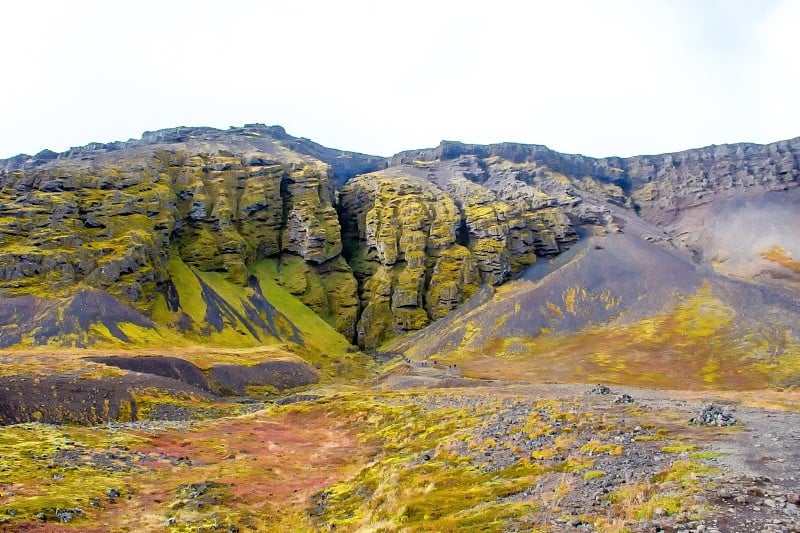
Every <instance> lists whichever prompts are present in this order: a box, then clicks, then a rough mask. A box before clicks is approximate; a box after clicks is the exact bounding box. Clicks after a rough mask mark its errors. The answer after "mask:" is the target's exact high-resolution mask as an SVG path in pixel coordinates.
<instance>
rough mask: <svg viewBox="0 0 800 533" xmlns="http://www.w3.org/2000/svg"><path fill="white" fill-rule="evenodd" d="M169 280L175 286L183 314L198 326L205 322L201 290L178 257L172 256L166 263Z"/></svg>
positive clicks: (190, 272)
mask: <svg viewBox="0 0 800 533" xmlns="http://www.w3.org/2000/svg"><path fill="white" fill-rule="evenodd" d="M167 271H168V273H169V279H170V281H172V284H173V285H174V286H175V290H176V292H177V293H178V299H179V301H180V306H181V309H182V310H183V312H185V313H186V314H187V315H189V317H191V319H192V320H194V321H195V322H196V323H198V324H202V323H204V322H205V317H206V302H205V301H204V300H203V296H202V288H201V286H200V282H199V281H198V279H197V276H196V275H195V273H194V272H193V271H192V269H191V268H189V267H188V266H187V265H186V263H184V262H183V261H182V260H181V258H180V256H178V255H177V254H174V253H173V254H172V255H171V256H170V258H169V261H168V262H167Z"/></svg>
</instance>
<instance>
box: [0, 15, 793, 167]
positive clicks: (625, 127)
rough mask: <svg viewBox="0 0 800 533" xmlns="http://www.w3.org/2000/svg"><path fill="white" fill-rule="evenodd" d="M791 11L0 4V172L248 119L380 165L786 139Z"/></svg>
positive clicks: (655, 150)
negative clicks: (465, 154)
mask: <svg viewBox="0 0 800 533" xmlns="http://www.w3.org/2000/svg"><path fill="white" fill-rule="evenodd" d="M798 28H800V1H798V0H749V1H746V0H663V1H660V0H630V1H624V0H608V1H597V0H594V1H592V0H586V1H580V0H549V1H517V2H512V1H503V0H492V1H491V2H489V1H483V2H471V1H464V0H462V1H435V0H425V1H416V0H410V1H409V0H406V1H379V0H374V1H363V2H356V1H349V0H339V1H333V0H320V1H314V0H307V1H291V0H283V1H260V2H259V1H253V2H247V1H237V0H226V1H225V2H204V1H196V0H195V1H186V2H180V1H168V0H160V1H158V2H152V1H141V0H139V1H132V0H131V1H108V0H105V1H75V0H72V1H63V0H59V1H51V2H47V1H36V0H27V1H22V0H16V1H15V0H9V1H3V2H2V3H0V60H1V62H0V65H2V72H3V74H2V77H1V78H0V157H9V156H11V155H14V154H17V153H20V152H24V153H29V154H30V153H36V152H38V151H39V150H41V149H43V148H50V149H52V150H56V151H62V150H65V149H67V148H69V147H70V146H78V145H83V144H86V143H88V142H91V141H101V142H108V141H113V140H126V139H128V138H131V137H135V138H138V137H140V136H141V133H142V132H143V131H145V130H155V129H160V128H166V127H172V126H179V125H187V126H214V127H219V128H227V127H228V126H231V125H235V126H240V125H242V124H245V123H251V122H263V123H266V124H280V125H283V126H284V127H285V128H286V129H287V131H288V132H289V133H291V134H293V135H296V136H302V137H308V138H311V139H313V140H315V141H317V142H319V143H321V144H324V145H326V146H330V147H333V148H341V149H347V150H355V151H360V152H366V153H373V154H378V155H390V154H393V153H395V152H398V151H400V150H406V149H412V148H422V147H428V146H435V145H436V144H437V143H438V142H439V141H440V140H441V139H450V140H461V141H465V142H476V143H491V142H501V141H516V142H525V143H536V144H546V145H548V146H549V147H551V148H553V149H556V150H559V151H563V152H574V153H583V154H586V155H592V156H606V155H622V156H628V155H635V154H644V153H661V152H669V151H676V150H681V149H686V148H692V147H698V146H705V145H709V144H721V143H724V142H738V141H749V142H762V143H764V142H771V141H776V140H780V139H785V138H790V137H796V136H798V135H800V98H798V91H800V57H799V56H798V54H799V53H800V30H799V29H798Z"/></svg>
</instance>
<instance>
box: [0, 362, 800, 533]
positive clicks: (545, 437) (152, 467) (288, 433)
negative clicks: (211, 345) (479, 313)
mask: <svg viewBox="0 0 800 533" xmlns="http://www.w3.org/2000/svg"><path fill="white" fill-rule="evenodd" d="M393 365H394V366H393V367H392V368H391V369H390V370H388V371H386V372H385V373H384V374H382V375H380V376H379V377H377V378H376V379H374V380H373V381H371V382H369V383H367V384H365V385H349V386H348V385H337V386H328V387H320V388H316V389H306V390H297V391H294V393H293V394H290V395H288V396H286V395H284V396H281V397H279V398H273V399H271V400H269V401H266V402H261V401H259V402H256V403H248V404H237V405H232V406H229V408H228V409H227V410H226V408H225V406H220V408H219V410H217V411H213V413H212V415H213V416H210V415H209V416H207V419H206V420H184V421H143V422H131V423H127V424H108V425H103V426H99V427H91V428H89V427H80V426H70V425H63V426H59V425H47V424H40V423H26V424H16V425H9V426H5V427H2V428H0V448H1V449H2V456H1V457H0V523H1V525H0V528H2V529H3V530H4V531H40V532H59V531H85V532H100V531H136V532H138V531H228V532H232V531H281V532H286V531H387V532H388V531H409V532H411V531H542V532H561V531H576V532H578V531H672V532H677V531H686V532H688V531H695V532H697V531H706V532H713V531H719V532H743V533H744V532H752V531H775V532H780V531H800V507H799V506H798V505H800V496H798V491H799V490H800V485H799V483H798V480H800V394H798V393H795V392H778V391H760V392H753V393H731V392H728V393H714V392H702V393H701V392H686V391H681V392H673V391H657V390H648V389H637V388H627V387H616V386H611V387H610V388H607V387H597V386H594V385H582V384H581V385H578V384H569V385H567V384H533V383H513V382H502V381H481V380H475V379H468V378H465V377H462V376H461V375H460V370H459V369H458V368H454V367H452V366H450V365H447V366H445V365H443V364H442V363H434V362H426V363H419V362H417V363H410V362H406V361H402V362H395V363H393ZM711 404H713V405H715V406H716V407H717V408H718V410H717V411H715V412H718V413H724V415H725V416H726V417H735V419H736V420H737V421H738V423H737V424H735V425H731V426H712V425H703V424H691V423H690V422H689V420H690V419H691V418H697V417H698V416H699V415H700V413H701V412H702V411H703V410H704V409H708V407H709V406H710V405H711ZM172 414H173V415H174V413H172ZM186 418H191V417H186Z"/></svg>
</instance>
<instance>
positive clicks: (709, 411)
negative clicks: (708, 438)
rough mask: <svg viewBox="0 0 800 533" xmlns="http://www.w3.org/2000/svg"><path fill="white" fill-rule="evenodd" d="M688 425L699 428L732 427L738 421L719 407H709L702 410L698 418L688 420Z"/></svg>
mask: <svg viewBox="0 0 800 533" xmlns="http://www.w3.org/2000/svg"><path fill="white" fill-rule="evenodd" d="M689 423H690V424H698V425H701V426H734V425H736V424H737V423H738V421H737V420H736V418H735V417H734V416H733V415H732V414H730V413H729V412H727V411H723V410H722V408H721V407H718V406H716V405H710V406H708V407H706V408H705V409H703V410H702V411H701V412H700V415H699V416H698V417H696V418H692V419H690V420H689Z"/></svg>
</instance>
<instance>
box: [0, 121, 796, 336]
mask: <svg viewBox="0 0 800 533" xmlns="http://www.w3.org/2000/svg"><path fill="white" fill-rule="evenodd" d="M798 157H800V139H794V140H791V141H783V142H779V143H774V144H770V145H764V146H762V145H751V144H741V145H727V146H719V147H709V148H703V149H698V150H689V151H686V152H681V153H678V154H669V155H662V156H641V157H633V158H627V159H623V158H606V159H593V158H589V157H584V156H579V155H567V154H560V153H558V152H555V151H552V150H549V149H548V148H546V147H544V146H536V145H520V144H510V143H504V144H497V145H489V146H479V145H466V144H461V143H456V142H443V143H442V144H441V145H440V146H439V147H437V148H435V149H428V150H418V151H410V152H403V153H400V154H397V155H396V156H394V157H391V158H388V159H387V158H381V157H375V156H368V155H363V154H357V153H351V152H342V151H338V150H332V149H328V148H325V147H322V146H320V145H317V144H315V143H313V142H311V141H308V140H306V139H299V138H295V137H292V136H290V135H288V134H286V132H285V131H284V130H283V129H282V128H280V127H275V126H272V127H267V126H263V125H248V126H245V127H242V128H231V129H230V130H227V131H223V130H216V129H211V128H175V129H170V130H163V131H158V132H152V133H146V134H145V135H144V136H143V137H142V139H141V140H132V141H128V142H116V143H110V144H91V145H88V146H86V147H82V148H76V149H72V150H70V151H68V152H65V153H62V154H55V153H52V152H48V151H45V152H41V153H39V154H37V155H36V156H33V157H30V156H17V157H15V158H12V159H8V160H5V161H0V236H1V237H0V239H1V240H0V297H1V298H2V306H0V307H1V309H0V315H2V316H0V318H2V323H1V324H0V331H1V332H2V335H0V337H2V344H3V345H4V346H9V345H16V344H23V345H31V344H47V343H56V344H64V343H66V344H71V345H76V346H88V345H93V344H95V343H97V342H99V341H102V340H103V339H115V340H116V341H120V342H136V338H138V337H137V335H136V334H135V332H132V331H133V330H132V329H131V328H133V326H131V324H133V325H135V326H136V328H139V329H142V328H144V329H153V328H154V329H155V330H158V331H174V332H178V333H180V334H182V335H189V336H192V337H193V338H194V339H203V338H206V337H208V338H212V337H213V335H215V334H219V335H221V334H222V333H224V332H226V331H228V332H234V333H235V335H234V336H235V337H236V338H237V343H238V344H241V345H248V343H249V344H250V345H257V344H259V343H263V342H266V341H267V340H268V339H272V340H276V339H277V340H278V341H281V342H290V341H291V342H294V341H293V340H292V339H295V340H297V332H296V331H295V330H294V329H292V318H291V317H287V316H284V315H285V313H284V315H282V316H283V318H281V320H279V321H278V322H279V323H278V324H277V325H276V322H275V316H277V315H276V313H275V309H273V308H272V307H271V306H272V303H271V301H273V300H274V299H275V298H277V297H278V296H276V295H277V293H276V292H275V291H274V290H271V289H270V287H273V286H277V287H280V288H281V291H282V292H281V293H280V294H281V296H280V297H281V298H283V297H284V295H286V294H288V295H290V296H286V297H287V298H291V297H294V298H297V299H299V300H300V301H301V302H303V303H304V304H305V305H306V306H307V307H309V308H310V309H311V310H313V311H314V312H315V313H316V314H317V315H319V316H320V317H322V318H323V319H324V320H325V321H326V322H327V323H328V324H329V325H330V326H332V327H333V328H335V330H336V331H338V332H339V333H341V335H343V336H344V337H345V338H346V339H347V340H348V341H350V342H353V343H356V344H358V345H359V346H361V347H363V348H368V349H372V348H375V347H377V346H379V345H380V344H382V343H383V342H385V341H387V340H389V339H391V338H392V337H396V336H398V335H401V334H404V333H407V332H410V331H416V330H420V329H423V328H425V327H426V326H428V325H429V324H431V323H433V322H435V321H437V320H439V319H442V318H443V317H445V316H447V315H448V314H449V313H451V312H452V311H453V310H454V309H456V308H458V307H459V306H460V305H461V304H463V303H464V302H466V301H467V300H469V299H470V298H471V297H472V296H474V295H475V294H476V293H478V292H479V289H480V288H481V287H482V286H499V285H501V284H503V283H505V282H506V281H508V280H509V279H511V278H512V277H514V276H516V275H517V274H520V273H521V272H523V271H524V270H525V269H526V267H528V266H529V265H532V264H534V263H536V262H537V260H541V259H540V258H550V257H554V256H558V255H559V254H561V253H562V252H564V251H565V250H567V249H569V248H570V247H572V246H573V245H575V243H576V242H578V241H579V239H580V238H581V235H586V234H614V233H619V232H622V231H623V228H624V225H625V223H624V221H623V219H625V217H634V218H635V219H638V220H641V221H642V223H648V224H650V225H651V226H652V228H651V229H652V231H651V232H650V235H649V236H648V239H649V240H651V241H652V240H654V241H657V242H661V243H662V245H664V246H675V247H677V248H681V249H684V250H688V251H689V252H692V253H693V254H694V257H695V260H696V261H700V262H703V261H705V262H706V263H707V264H713V265H715V266H717V267H719V266H720V265H723V264H724V263H725V261H720V258H721V257H722V256H724V255H725V254H728V257H730V254H731V250H730V249H732V247H733V244H731V246H728V247H724V246H718V247H717V248H713V247H710V246H709V245H708V242H710V241H715V242H716V241H718V240H719V239H716V237H717V235H716V234H715V233H714V232H713V231H711V230H710V229H709V228H708V227H707V228H705V229H704V230H702V231H701V230H697V231H689V230H687V229H686V227H687V226H691V225H694V226H692V227H695V226H696V225H697V224H696V223H697V217H699V216H700V215H698V213H704V214H703V217H704V218H703V219H704V220H711V219H713V220H714V221H721V220H722V218H721V217H723V216H724V213H720V211H719V210H718V209H716V208H715V207H714V206H717V205H723V203H724V202H732V203H733V204H736V202H739V204H736V205H740V203H741V202H742V201H744V200H741V199H742V198H745V199H750V200H747V201H753V202H766V203H765V204H764V205H765V206H766V205H776V206H779V207H780V209H779V210H780V213H782V214H781V215H780V216H781V217H784V218H785V222H786V225H788V226H789V227H791V224H792V223H795V222H796V214H797V209H796V205H797V204H796V203H794V200H793V199H794V198H796V192H797V187H798V176H799V175H800V164H798ZM773 197H774V198H778V197H779V198H781V200H780V201H775V202H773V200H772V198H773ZM787 199H789V200H787ZM733 204H732V205H733ZM704 210H705V211H704ZM793 216H794V217H795V218H793ZM693 217H694V218H693ZM781 220H784V219H783V218H782V219H781ZM793 221H794V222H793ZM752 223H753V224H757V223H760V221H758V220H755V219H753V222H752ZM720 224H721V222H720ZM709 227H713V224H711V225H710V226H709ZM720 227H722V226H720ZM703 231H705V233H703ZM720 231H722V230H720ZM787 232H788V233H790V231H788V230H787ZM788 233H787V234H788ZM784 241H785V242H784ZM784 241H782V242H780V243H779V242H777V241H776V242H774V243H762V244H761V245H760V247H758V248H753V249H752V250H750V258H751V259H753V260H754V261H755V260H758V261H761V262H762V263H763V264H762V265H761V267H759V268H758V269H756V270H757V274H758V275H760V276H762V277H764V276H766V278H769V279H771V280H774V279H781V280H783V281H786V282H788V283H793V282H795V281H797V279H796V278H797V276H798V272H800V270H799V269H798V268H797V263H796V261H795V260H794V259H792V257H797V256H798V255H800V250H795V247H796V246H797V245H798V243H797V239H796V238H792V237H791V236H790V237H787V239H784ZM712 248H713V250H714V251H713V253H707V252H708V250H710V249H712ZM793 253H795V254H798V255H792V254H793ZM751 263H752V261H750V262H748V265H750V264H751ZM730 265H734V266H732V267H730V268H729V269H728V270H727V271H726V267H724V266H722V267H720V269H721V271H723V273H726V274H732V275H736V274H741V273H742V272H743V270H742V265H741V264H738V266H736V261H731V262H730ZM770 272H771V274H770ZM82 291H89V292H88V293H87V294H92V295H93V296H92V297H91V298H88V297H87V298H84V299H83V300H86V301H99V300H98V299H99V298H100V296H98V295H105V296H104V297H106V296H107V297H109V298H111V300H108V301H106V300H104V302H105V303H104V304H103V305H100V304H98V305H94V306H91V305H90V306H88V307H87V306H84V308H82V309H83V312H85V313H90V314H91V312H95V313H96V314H98V315H103V314H104V315H109V314H110V315H113V316H116V315H119V317H120V318H118V319H117V320H116V321H114V322H113V323H109V322H108V320H106V321H102V320H100V321H98V320H99V319H98V320H96V318H98V317H94V318H92V317H89V318H85V319H84V321H83V322H81V324H82V326H81V324H78V326H81V328H82V329H83V330H84V333H83V334H80V333H78V332H76V331H75V330H76V328H78V326H76V324H75V323H72V324H71V325H70V326H69V328H67V329H69V332H70V334H69V335H63V331H62V330H63V329H64V328H66V326H64V325H63V322H64V317H63V314H64V313H63V309H64V307H63V305H61V304H59V303H58V302H60V301H64V299H68V298H73V299H74V295H75V294H76V293H81V292H82ZM91 291H99V292H91ZM231 295H233V296H231ZM232 302H233V303H232ZM73 307H74V306H73ZM111 307H113V308H114V309H117V311H116V312H115V313H109V312H108V309H109V308H111ZM122 308H124V309H125V311H124V312H122V311H121V310H120V309H122ZM92 310H93V311H92ZM132 315H135V317H133V318H131V316H132ZM44 316H46V317H49V318H47V319H43V318H42V317H44ZM21 317H27V320H23V321H20V318H21ZM45 326H47V327H45ZM81 328H78V329H81ZM126 328H127V329H126ZM159 328H161V329H159ZM126 331H127V333H126ZM137 331H138V330H137ZM139 333H141V332H139ZM209 336H211V337H209ZM162 337H163V335H162ZM148 338H150V337H148ZM222 339H223V337H219V338H217V341H219V342H222ZM226 339H227V337H226ZM217 341H214V342H217ZM210 342H211V341H210ZM225 342H228V341H225Z"/></svg>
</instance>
